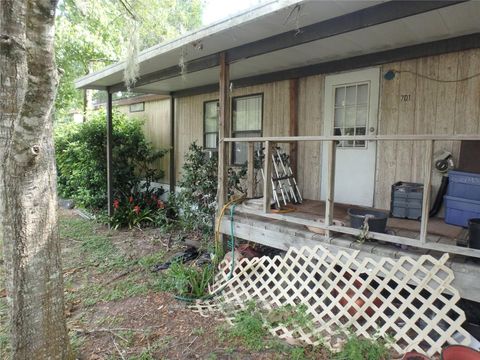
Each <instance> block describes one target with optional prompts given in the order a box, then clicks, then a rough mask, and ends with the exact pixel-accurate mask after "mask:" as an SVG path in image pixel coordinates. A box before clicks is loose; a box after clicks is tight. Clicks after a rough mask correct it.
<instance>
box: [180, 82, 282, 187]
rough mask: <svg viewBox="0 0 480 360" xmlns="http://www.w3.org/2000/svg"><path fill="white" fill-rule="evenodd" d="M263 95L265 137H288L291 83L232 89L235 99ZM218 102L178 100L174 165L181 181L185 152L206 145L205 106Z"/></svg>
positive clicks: (210, 97)
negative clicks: (193, 143)
mask: <svg viewBox="0 0 480 360" xmlns="http://www.w3.org/2000/svg"><path fill="white" fill-rule="evenodd" d="M260 93H262V94H263V125H262V126H263V135H264V136H286V135H288V131H289V111H290V109H289V85H288V81H279V82H275V83H269V84H263V85H255V86H248V87H244V88H239V89H233V91H232V97H235V96H243V95H250V94H260ZM216 99H218V94H217V93H209V94H202V95H196V96H190V97H183V98H178V99H177V100H176V108H175V122H176V134H175V143H176V151H175V157H176V161H175V163H176V164H175V166H176V173H177V180H178V179H181V172H182V166H183V163H184V157H185V153H186V152H187V151H188V147H189V145H190V144H191V143H192V142H193V141H197V143H198V144H200V145H202V146H203V103H204V102H205V101H209V100H216Z"/></svg>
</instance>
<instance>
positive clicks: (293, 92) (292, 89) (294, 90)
mask: <svg viewBox="0 0 480 360" xmlns="http://www.w3.org/2000/svg"><path fill="white" fill-rule="evenodd" d="M289 94H290V129H289V134H288V135H289V136H298V79H291V80H290V82H289ZM297 147H298V142H297V141H293V142H291V143H290V167H291V168H292V172H293V175H294V176H297Z"/></svg>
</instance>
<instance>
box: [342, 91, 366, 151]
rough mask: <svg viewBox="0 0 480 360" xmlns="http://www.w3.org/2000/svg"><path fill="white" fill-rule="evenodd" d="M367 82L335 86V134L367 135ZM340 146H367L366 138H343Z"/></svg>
mask: <svg viewBox="0 0 480 360" xmlns="http://www.w3.org/2000/svg"><path fill="white" fill-rule="evenodd" d="M368 92H369V89H368V83H367V84H365V83H364V84H355V85H347V86H338V87H336V88H335V114H334V134H335V135H365V134H366V129H367V124H368V97H369V94H368ZM337 146H338V147H343V148H346V147H356V148H366V143H365V141H364V140H343V141H340V142H339V143H338V144H337Z"/></svg>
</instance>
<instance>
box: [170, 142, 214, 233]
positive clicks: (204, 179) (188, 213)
mask: <svg viewBox="0 0 480 360" xmlns="http://www.w3.org/2000/svg"><path fill="white" fill-rule="evenodd" d="M182 170H183V171H182V180H181V181H180V182H179V184H178V185H179V186H180V187H181V191H180V192H179V193H178V194H177V195H176V199H175V202H176V206H177V208H178V213H179V220H180V221H181V225H182V227H183V229H185V230H203V231H206V232H209V231H211V229H212V224H213V219H214V216H215V210H216V206H217V203H216V195H217V158H216V157H215V156H214V157H210V158H209V157H207V155H206V154H205V152H204V151H203V148H202V147H201V146H199V145H197V144H196V143H195V142H194V143H192V144H191V145H190V147H189V149H188V152H187V153H186V154H185V163H184V165H183V168H182Z"/></svg>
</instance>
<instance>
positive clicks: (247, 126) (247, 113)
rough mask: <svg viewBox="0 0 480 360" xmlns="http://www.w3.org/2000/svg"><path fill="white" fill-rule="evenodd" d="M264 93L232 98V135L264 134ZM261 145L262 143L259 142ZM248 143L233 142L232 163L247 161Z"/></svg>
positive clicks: (237, 163)
mask: <svg viewBox="0 0 480 360" xmlns="http://www.w3.org/2000/svg"><path fill="white" fill-rule="evenodd" d="M262 116H263V94H258V95H248V96H241V97H235V98H233V100H232V137H256V136H262ZM257 146H260V144H257ZM247 149H248V146H247V143H244V142H239V143H233V144H232V163H233V164H234V165H243V164H244V163H245V162H246V161H247V156H248V154H247V152H248V150H247Z"/></svg>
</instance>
